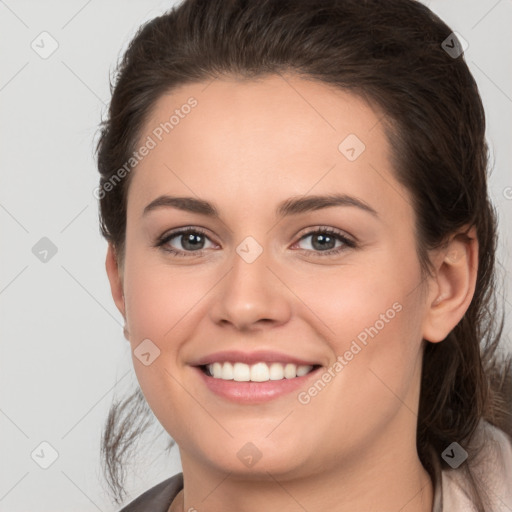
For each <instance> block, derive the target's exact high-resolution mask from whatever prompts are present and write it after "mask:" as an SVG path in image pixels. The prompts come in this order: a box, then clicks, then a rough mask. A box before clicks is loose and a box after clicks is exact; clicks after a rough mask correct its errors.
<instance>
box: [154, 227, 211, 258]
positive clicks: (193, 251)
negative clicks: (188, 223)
mask: <svg viewBox="0 0 512 512" xmlns="http://www.w3.org/2000/svg"><path fill="white" fill-rule="evenodd" d="M205 240H210V239H209V238H208V236H207V235H206V233H205V232H204V231H203V230H202V229H200V228H192V227H190V228H185V229H179V230H176V231H172V232H170V233H166V234H164V235H163V236H162V237H160V238H159V239H158V240H157V243H156V244H155V246H156V247H160V248H161V249H162V250H164V251H166V252H170V253H171V254H174V255H175V256H200V255H202V254H203V250H204V249H208V247H205V246H204V245H205ZM210 243H211V244H212V246H215V244H213V243H212V242H211V241H210ZM176 246H178V247H176Z"/></svg>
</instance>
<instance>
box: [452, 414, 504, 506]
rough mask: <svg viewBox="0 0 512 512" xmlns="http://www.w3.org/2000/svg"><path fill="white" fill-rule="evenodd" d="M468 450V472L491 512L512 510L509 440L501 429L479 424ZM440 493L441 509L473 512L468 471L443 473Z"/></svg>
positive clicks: (459, 470) (485, 423)
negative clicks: (484, 494) (441, 497)
mask: <svg viewBox="0 0 512 512" xmlns="http://www.w3.org/2000/svg"><path fill="white" fill-rule="evenodd" d="M467 451H468V462H467V465H468V468H467V469H469V470H470V471H471V473H472V475H473V478H474V479H475V481H477V482H478V483H479V484H480V485H481V486H482V489H483V491H484V492H485V493H486V495H487V498H488V499H489V501H490V503H492V509H491V510H492V511H493V512H502V511H503V512H505V511H507V512H508V511H510V510H512V439H511V438H510V437H509V436H508V435H507V434H506V433H505V432H503V431H502V430H500V429H498V428H496V427H495V426H493V425H491V424H490V423H488V422H485V421H482V422H481V424H480V425H479V427H478V430H477V432H476V434H475V438H474V442H473V443H472V444H471V446H469V447H468V448H467ZM473 454H474V456H473ZM442 494H443V510H449V511H454V512H455V511H459V510H461V511H462V510H463V511H473V510H474V511H476V508H475V507H474V505H472V500H471V498H470V496H471V488H470V484H469V481H468V477H467V471H463V470H461V469H445V470H443V471H442Z"/></svg>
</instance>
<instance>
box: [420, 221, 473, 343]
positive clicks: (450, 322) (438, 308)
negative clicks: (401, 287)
mask: <svg viewBox="0 0 512 512" xmlns="http://www.w3.org/2000/svg"><path fill="white" fill-rule="evenodd" d="M438 258H439V259H438V263H437V264H436V268H435V275H434V277H433V278H432V279H433V281H434V286H432V292H431V294H430V295H429V297H428V302H427V304H426V307H427V312H426V316H425V321H424V326H423V338H424V339H426V340H427V341H430V342H432V343H437V342H440V341H442V340H444V339H445V338H446V336H448V334H449V333H450V331H451V330H452V329H453V328H454V327H455V326H456V325H457V324H458V323H459V322H460V320H461V319H462V317H463V316H464V314H465V313H466V311H467V309H468V308H469V305H470V304H471V300H472V299H473V295H474V292H475V285H476V278H477V270H478V240H477V238H476V229H475V228H474V227H472V228H471V229H470V230H469V231H467V232H463V233H458V234H456V235H454V236H453V237H452V238H451V239H450V241H449V242H448V244H447V245H446V246H445V247H444V248H443V249H442V250H441V251H440V252H439V254H438Z"/></svg>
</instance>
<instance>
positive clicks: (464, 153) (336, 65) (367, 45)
mask: <svg viewBox="0 0 512 512" xmlns="http://www.w3.org/2000/svg"><path fill="white" fill-rule="evenodd" d="M451 33H452V30H451V29H450V28H449V27H448V26H447V25H446V24H445V23H444V22H443V21H442V20H440V19H439V18H438V17H437V16H436V15H435V14H434V13H432V12H431V11H430V10H429V9H428V8H427V7H426V6H424V5H422V4H421V3H419V2H418V1H416V0H387V1H386V2H382V1H381V0H365V1H362V0H185V1H184V2H182V3H181V4H180V5H178V6H176V7H174V8H173V9H172V10H170V11H169V12H168V13H166V14H164V15H163V16H160V17H157V18H155V19H153V20H151V21H149V22H148V23H146V24H144V25H143V26H142V27H141V28H140V29H139V31H138V33H137V34H136V36H135V37H134V39H133V40H132V41H131V43H130V45H129V47H128V49H127V51H126V53H125V54H124V56H123V58H122V60H121V62H120V64H119V67H118V69H117V74H116V78H115V86H114V87H113V89H112V99H111V102H110V108H109V111H108V116H107V119H106V120H105V121H104V122H103V123H102V127H101V136H100V139H99V143H98V148H97V149H98V168H99V172H100V174H101V178H100V186H103V185H104V184H105V183H107V182H108V180H109V179H110V178H111V177H112V176H113V175H114V174H115V173H116V171H117V170H118V169H119V168H121V167H122V166H123V165H125V163H126V162H128V161H129V158H130V156H131V155H132V153H133V151H134V150H135V149H136V145H137V142H138V139H139V137H140V136H141V129H142V127H143V125H144V122H145V120H146V119H147V116H148V113H149V112H150V110H151V108H152V107H153V106H154V105H155V102H156V101H157V100H158V99H159V98H160V97H161V96H162V95H163V94H164V93H168V92H170V91H171V90H172V89H174V88H176V87H178V86H181V85H184V84H187V83H193V82H199V81H210V80H212V79H215V78H218V77H220V78H221V77H223V76H231V77H238V78H240V79H252V78H257V77H260V76H265V75H267V74H277V73H283V72H293V73H296V74H297V75H298V76H301V77H303V78H306V79H312V80H318V81H320V82H323V83H326V84H330V85H334V86H336V87H339V88H341V89H343V90H346V91H349V92H350V93H353V94H355V95H358V96H360V97H362V98H363V99H365V100H366V101H367V102H369V103H371V104H372V105H374V106H377V107H378V109H379V111H381V112H382V113H383V114H384V115H383V118H382V119H381V122H382V125H383V127H384V128H385V133H386V135H387V137H388V139H389V142H390V145H391V148H392V151H393V164H394V170H395V174H396V178H397V179H398V180H399V181H400V182H401V183H402V184H403V185H404V186H405V187H406V188H407V189H408V190H409V191H410V194H411V195H412V198H413V207H414V210H415V213H416V231H417V234H416V236H417V251H418V257H419V259H420V262H421V264H422V269H423V270H424V272H425V273H426V274H427V273H428V272H429V270H430V266H429V260H428V253H427V251H428V250H429V249H432V248H435V247H439V246H441V245H442V244H443V243H444V242H445V241H446V239H447V237H449V236H450V235H451V234H454V233H456V232H458V231H460V230H461V229H462V228H463V227H464V226H475V228H476V232H477V238H478V242H479V268H478V276H477V283H476V291H475V294H474V297H473V300H472V302H471V304H470V306H469V309H468V310H467V312H466V314H465V315H464V317H463V318H462V320H461V321H460V322H459V324H458V325H457V326H456V327H455V328H454V329H453V331H452V332H451V333H450V334H449V335H448V336H447V337H446V339H445V340H444V341H442V342H441V343H435V344H433V343H426V347H425V352H424V358H423V374H422V383H421V392H420V405H419V414H418V428H417V447H418V453H419V456H420V459H421V461H422V463H423V465H424V466H425V468H426V469H427V471H428V472H429V473H430V475H431V476H433V463H434V462H433V460H432V457H433V455H432V454H433V453H435V454H437V455H438V456H439V457H440V454H441V453H442V451H443V450H444V449H445V448H446V447H447V446H448V445H449V444H450V443H451V442H452V441H454V440H457V441H458V442H459V443H460V444H464V445H465V446H468V443H469V442H470V441H471V439H472V436H473V434H474V432H475V430H476V427H477V425H478V423H479V421H480V420H481V419H485V420H487V421H489V422H490V423H491V424H493V425H495V426H497V427H499V428H501V429H502V430H504V431H505V432H507V433H508V434H509V435H510V436H511V437H512V397H511V396H510V394H508V395H507V393H510V390H511V389H512V378H511V359H510V357H505V356H501V357H500V350H499V342H500V339H501V336H502V330H503V314H501V315H499V316H498V319H497V300H496V285H497V279H496V274H495V252H496V245H497V238H496V237H497V234H496V214H495V211H494V209H493V207H492V205H491V204H490V202H489V198H488V192H487V170H488V148H487V144H486V141H485V115H484V110H483V105H482V101H481V98H480V95H479V92H478V89H477V85H476V83H475V81H474V79H473V77H472V75H471V73H470V71H469V69H468V66H467V64H466V62H465V61H464V57H463V56H460V57H458V58H452V57H451V56H450V55H448V53H446V52H445V51H444V50H443V48H442V47H441V43H442V42H443V41H444V40H445V39H446V38H447V37H448V36H449V35H450V34H451ZM130 176H131V175H130V174H128V175H127V177H126V178H125V179H124V180H123V181H122V182H121V183H119V184H118V185H117V186H115V187H113V188H112V190H110V191H109V192H108V193H105V194H102V196H101V197H100V225H101V231H102V234H103V235H104V237H105V238H106V239H107V240H108V241H109V242H111V243H112V244H113V246H114V248H115V250H116V254H117V257H118V261H119V262H120V263H122V261H123V258H124V240H125V229H126V196H127V190H128V187H129V184H130ZM144 402H145V401H144V397H143V395H142V393H141V392H140V389H137V391H136V392H135V393H134V394H133V395H131V396H130V397H128V398H127V400H126V401H125V402H124V403H123V402H121V403H114V404H113V405H112V408H111V412H110V415H109V418H108V422H107V424H106V426H105V430H104V436H103V440H102V452H103V454H104V470H105V475H106V477H107V481H108V483H109V485H110V487H111V490H112V493H113V496H114V498H115V499H116V501H117V502H120V501H121V500H122V499H123V495H124V489H123V481H124V480H123V478H124V464H125V462H126V458H127V454H128V453H131V452H130V450H129V448H130V447H131V446H132V445H133V444H134V443H135V442H136V440H137V438H138V436H139V435H140V434H141V433H142V432H143V431H144V430H145V428H146V424H145V423H144V414H142V416H141V415H140V414H137V413H136V414H125V415H124V416H123V417H122V419H121V421H118V416H119V413H120V412H123V411H126V410H129V408H130V407H134V408H135V410H136V411H137V410H138V411H139V412H140V411H141V410H142V409H141V407H142V405H141V404H142V403H144ZM127 408H128V409H127ZM146 411H147V407H146ZM472 456H474V454H473V453H470V459H471V457H472ZM439 462H440V463H441V465H442V466H443V467H446V465H445V463H444V461H443V460H442V459H441V460H440V461H439ZM464 466H466V471H467V472H468V478H469V479H470V481H471V480H472V476H471V474H470V469H467V465H464ZM473 487H474V493H475V496H474V502H475V503H476V504H477V506H478V507H479V510H488V509H487V508H486V505H485V503H486V499H485V495H484V494H485V493H484V492H481V490H480V489H479V486H478V483H477V482H475V481H473Z"/></svg>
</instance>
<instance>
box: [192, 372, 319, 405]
mask: <svg viewBox="0 0 512 512" xmlns="http://www.w3.org/2000/svg"><path fill="white" fill-rule="evenodd" d="M320 369H321V368H320V367H319V368H316V369H315V370H313V371H312V372H309V373H308V374H307V375H303V376H302V377H295V378H293V379H281V380H268V381H266V382H238V381H235V380H224V379H215V378H213V377H210V376H209V375H206V374H205V373H204V372H203V371H202V370H201V368H199V367H197V366H195V367H194V370H196V371H197V372H198V373H199V375H200V377H201V378H202V379H203V382H204V383H205V384H206V386H207V388H208V389H209V390H210V391H212V392H213V393H215V394H216V395H219V396H221V397H223V398H227V399H228V400H231V401H233V402H237V403H244V404H258V403H262V402H268V401H269V400H273V399H274V398H278V397H280V396H282V395H285V394H288V393H292V392H293V391H297V390H298V389H300V388H304V387H305V386H306V382H307V381H308V380H309V379H310V378H311V377H312V376H314V375H316V374H317V372H318V371H319V370H320Z"/></svg>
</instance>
